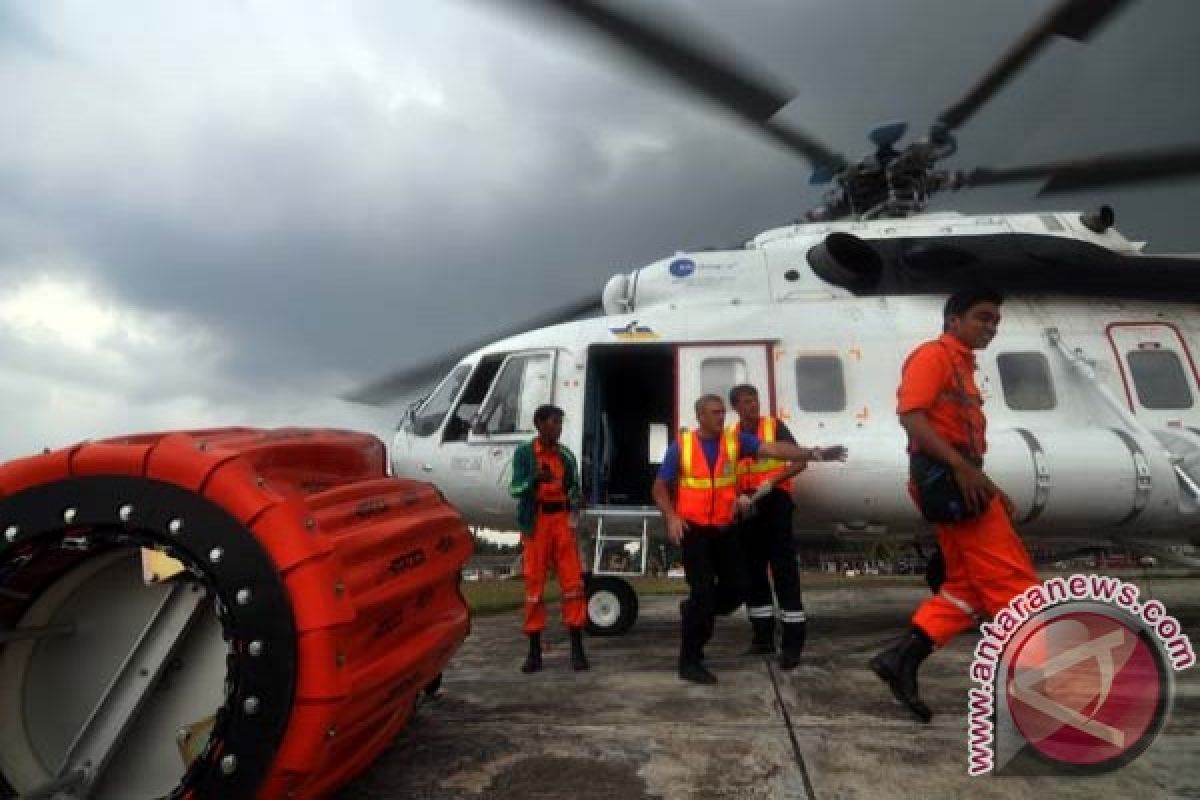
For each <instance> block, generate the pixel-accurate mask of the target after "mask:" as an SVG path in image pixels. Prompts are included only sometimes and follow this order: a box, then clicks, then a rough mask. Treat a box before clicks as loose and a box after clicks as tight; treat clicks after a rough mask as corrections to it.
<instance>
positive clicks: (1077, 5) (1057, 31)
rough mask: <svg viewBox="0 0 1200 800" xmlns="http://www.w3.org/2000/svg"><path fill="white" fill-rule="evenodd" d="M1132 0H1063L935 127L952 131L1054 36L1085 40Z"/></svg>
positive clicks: (941, 116)
mask: <svg viewBox="0 0 1200 800" xmlns="http://www.w3.org/2000/svg"><path fill="white" fill-rule="evenodd" d="M1128 2H1129V0H1060V2H1059V3H1058V5H1056V6H1055V7H1054V8H1052V9H1051V10H1050V12H1049V13H1048V14H1046V16H1045V17H1043V18H1042V19H1041V20H1040V21H1039V22H1038V23H1037V24H1036V25H1034V26H1033V27H1032V28H1030V29H1029V30H1028V31H1026V32H1025V35H1024V36H1022V37H1021V38H1020V39H1019V40H1018V41H1017V42H1016V44H1014V45H1013V46H1012V47H1011V48H1009V51H1008V52H1007V53H1005V54H1004V56H1003V57H1002V58H1001V59H1000V60H999V61H997V62H996V63H995V65H993V66H992V68H991V69H990V70H988V72H987V73H986V74H984V76H983V77H982V78H981V79H980V80H979V83H977V84H975V86H974V87H973V88H972V89H971V90H970V91H969V92H967V93H966V94H965V95H964V96H963V97H962V98H961V99H960V100H959V101H958V102H957V103H955V104H954V105H952V106H950V108H948V109H946V110H945V111H943V112H942V113H941V115H940V116H939V117H938V119H937V123H936V127H937V128H940V129H941V130H944V131H946V132H949V131H952V130H954V129H956V128H958V127H959V126H961V125H962V124H963V123H964V122H966V121H967V120H968V119H969V118H970V117H971V116H972V115H974V114H975V112H976V111H978V110H979V108H980V107H981V106H982V105H983V104H984V103H986V102H987V101H988V100H990V99H991V97H992V95H994V94H995V93H996V92H997V91H998V90H999V89H1000V88H1001V87H1002V86H1004V84H1006V83H1007V82H1008V80H1009V79H1010V78H1011V77H1012V76H1013V75H1015V74H1016V73H1017V71H1018V70H1020V69H1021V68H1022V67H1024V66H1025V65H1026V64H1028V63H1029V61H1030V60H1031V59H1032V58H1033V57H1034V56H1035V55H1037V53H1038V51H1040V50H1041V49H1042V47H1043V46H1045V44H1046V43H1047V42H1048V41H1050V39H1051V38H1053V37H1054V36H1064V37H1067V38H1069V39H1075V40H1076V41H1080V42H1083V41H1086V40H1087V39H1089V38H1090V37H1091V36H1092V34H1093V33H1095V32H1096V30H1098V29H1099V28H1100V26H1101V25H1102V24H1103V23H1104V22H1105V21H1106V20H1108V19H1109V18H1110V17H1111V16H1112V15H1113V14H1114V13H1115V12H1117V11H1118V10H1120V8H1121V7H1122V6H1124V5H1126V4H1127V3H1128Z"/></svg>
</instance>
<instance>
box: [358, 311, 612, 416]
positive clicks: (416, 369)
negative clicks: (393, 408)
mask: <svg viewBox="0 0 1200 800" xmlns="http://www.w3.org/2000/svg"><path fill="white" fill-rule="evenodd" d="M601 310H602V309H601V306H600V301H599V300H598V299H597V297H596V296H595V295H592V296H589V297H588V298H587V299H586V300H582V299H581V300H578V301H576V302H574V303H571V304H569V305H565V306H562V307H560V308H557V309H555V310H553V311H550V312H548V313H546V314H542V315H540V316H537V317H535V318H533V319H529V320H526V321H524V322H522V323H520V324H519V325H513V326H511V327H509V328H507V329H506V330H502V331H496V332H494V333H492V334H490V335H488V336H485V337H483V338H481V339H478V340H476V341H473V342H470V343H468V344H464V345H461V346H459V347H456V348H454V349H452V350H447V351H445V352H442V353H439V354H437V355H436V356H433V357H432V358H428V359H425V360H424V361H418V362H417V363H415V364H412V365H410V366H407V367H405V368H403V369H400V370H397V371H395V372H392V373H390V374H388V375H385V376H383V377H382V378H378V379H376V380H373V381H371V382H370V383H366V384H363V385H362V386H357V387H355V388H353V389H351V390H350V391H348V392H346V393H344V394H343V395H341V397H342V399H343V400H348V401H350V402H352V403H362V404H364V405H371V406H385V405H388V403H390V402H393V401H395V400H396V399H397V398H401V397H403V396H404V395H406V394H411V393H412V392H414V391H415V390H417V389H422V388H424V387H426V386H429V385H430V384H432V383H433V382H434V381H436V380H437V379H439V378H441V377H442V376H443V375H445V374H446V373H447V372H448V371H449V370H450V368H451V367H453V366H454V365H455V364H457V363H458V362H459V361H460V360H461V359H462V357H463V356H465V355H467V354H468V353H470V352H472V351H474V350H478V349H479V348H481V347H483V346H484V345H488V344H491V343H492V342H495V341H499V340H500V339H507V338H508V337H509V336H515V335H516V334H518V333H524V332H526V331H531V330H536V329H537V328H545V327H547V326H550V325H557V324H559V323H560V322H570V321H572V320H576V319H581V318H583V317H587V316H590V315H592V314H594V313H595V312H597V311H601Z"/></svg>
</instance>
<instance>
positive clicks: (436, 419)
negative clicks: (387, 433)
mask: <svg viewBox="0 0 1200 800" xmlns="http://www.w3.org/2000/svg"><path fill="white" fill-rule="evenodd" d="M469 374H471V365H470V364H459V365H458V366H457V367H455V368H454V369H453V370H451V371H450V374H449V375H447V376H446V377H445V378H444V379H443V380H442V382H441V383H440V384H439V385H438V387H437V389H435V390H434V391H433V394H431V395H429V397H428V399H426V400H425V402H424V403H422V404H421V406H420V407H419V408H417V410H416V412H415V413H414V414H413V418H412V432H413V433H414V434H415V435H417V436H429V435H431V434H433V433H435V432H436V431H437V430H438V429H439V428H441V427H442V420H444V419H445V418H446V414H447V413H449V411H450V409H451V408H452V407H453V405H454V399H455V398H456V397H458V393H459V391H461V390H462V387H463V384H464V383H466V380H467V376H468V375H469Z"/></svg>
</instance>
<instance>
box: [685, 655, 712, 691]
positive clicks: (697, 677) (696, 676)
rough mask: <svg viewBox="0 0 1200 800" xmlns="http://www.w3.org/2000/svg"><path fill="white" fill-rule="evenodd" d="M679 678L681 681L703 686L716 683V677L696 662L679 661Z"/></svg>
mask: <svg viewBox="0 0 1200 800" xmlns="http://www.w3.org/2000/svg"><path fill="white" fill-rule="evenodd" d="M679 677H680V679H681V680H685V681H691V682H692V683H701V684H705V685H711V684H714V683H716V682H717V676H716V675H713V674H712V673H711V672H709V671H708V670H707V669H705V668H704V665H703V664H700V663H698V662H696V661H680V662H679Z"/></svg>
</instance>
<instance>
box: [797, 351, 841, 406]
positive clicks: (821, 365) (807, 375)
mask: <svg viewBox="0 0 1200 800" xmlns="http://www.w3.org/2000/svg"><path fill="white" fill-rule="evenodd" d="M796 403H797V404H798V405H799V406H800V410H801V411H826V412H827V411H845V410H846V376H845V375H844V374H843V371H842V360H841V359H840V358H838V357H837V356H800V357H799V358H797V359H796Z"/></svg>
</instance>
